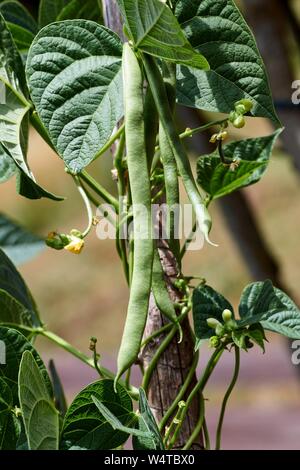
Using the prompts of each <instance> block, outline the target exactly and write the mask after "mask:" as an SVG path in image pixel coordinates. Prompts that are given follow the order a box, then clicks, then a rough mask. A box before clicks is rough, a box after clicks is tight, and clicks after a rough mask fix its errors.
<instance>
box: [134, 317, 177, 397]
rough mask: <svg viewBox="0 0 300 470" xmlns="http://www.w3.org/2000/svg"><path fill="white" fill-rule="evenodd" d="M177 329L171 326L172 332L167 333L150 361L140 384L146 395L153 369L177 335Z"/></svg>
mask: <svg viewBox="0 0 300 470" xmlns="http://www.w3.org/2000/svg"><path fill="white" fill-rule="evenodd" d="M177 331H178V328H177V326H173V328H172V330H171V331H170V332H169V333H168V335H167V336H166V337H165V339H164V340H163V341H162V343H161V344H160V345H159V347H158V348H157V350H156V352H155V354H154V356H153V357H152V360H151V362H150V364H149V366H148V368H147V370H146V372H145V375H144V378H143V382H142V388H143V389H144V390H145V392H146V393H147V391H148V387H149V383H150V380H151V377H152V374H153V371H154V369H155V368H156V365H157V363H158V361H159V359H160V357H161V355H162V354H163V353H164V351H165V350H166V349H167V347H168V346H169V344H170V342H171V341H172V339H173V338H174V336H175V334H176V333H177Z"/></svg>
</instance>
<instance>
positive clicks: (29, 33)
mask: <svg viewBox="0 0 300 470" xmlns="http://www.w3.org/2000/svg"><path fill="white" fill-rule="evenodd" d="M0 11H1V13H2V15H3V17H4V19H5V21H6V24H7V26H8V28H9V30H10V32H11V33H12V36H13V38H14V41H15V44H16V46H17V48H18V50H19V51H20V52H21V53H26V52H27V50H28V49H29V47H30V44H31V43H32V41H33V39H34V36H35V35H36V33H37V30H38V27H37V23H36V21H35V20H34V18H33V17H32V16H31V14H30V13H29V11H28V10H27V9H26V8H25V7H24V6H23V5H22V4H21V3H20V2H18V1H16V0H8V1H4V2H2V3H1V4H0Z"/></svg>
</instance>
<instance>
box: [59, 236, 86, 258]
mask: <svg viewBox="0 0 300 470" xmlns="http://www.w3.org/2000/svg"><path fill="white" fill-rule="evenodd" d="M83 247H84V240H83V239H82V238H78V237H75V236H74V235H73V236H71V241H70V243H69V244H68V245H66V246H65V247H64V248H65V250H68V251H70V252H71V253H74V254H75V255H79V254H80V253H81V251H82V249H83Z"/></svg>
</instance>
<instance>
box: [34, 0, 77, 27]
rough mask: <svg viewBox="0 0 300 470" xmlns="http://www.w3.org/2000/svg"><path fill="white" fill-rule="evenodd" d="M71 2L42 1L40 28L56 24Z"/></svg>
mask: <svg viewBox="0 0 300 470" xmlns="http://www.w3.org/2000/svg"><path fill="white" fill-rule="evenodd" d="M69 2H70V0H41V1H40V6H39V27H40V28H43V27H44V26H46V25H47V24H49V23H54V21H56V19H57V17H58V15H59V14H60V12H61V11H62V9H63V8H64V7H65V6H66V5H67V4H68V3H69Z"/></svg>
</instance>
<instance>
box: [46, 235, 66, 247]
mask: <svg viewBox="0 0 300 470" xmlns="http://www.w3.org/2000/svg"><path fill="white" fill-rule="evenodd" d="M45 242H46V245H47V246H49V247H50V248H53V249H54V250H62V249H63V248H64V246H65V244H64V241H63V240H62V238H61V236H60V235H59V233H56V232H50V233H48V236H47V238H46V240H45Z"/></svg>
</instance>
